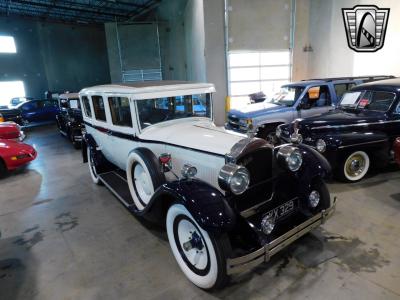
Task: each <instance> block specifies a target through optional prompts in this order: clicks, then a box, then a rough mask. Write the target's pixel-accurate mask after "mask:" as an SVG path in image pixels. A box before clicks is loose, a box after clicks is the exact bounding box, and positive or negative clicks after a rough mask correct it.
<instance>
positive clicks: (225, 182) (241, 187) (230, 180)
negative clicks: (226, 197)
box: [218, 163, 250, 195]
mask: <svg viewBox="0 0 400 300" xmlns="http://www.w3.org/2000/svg"><path fill="white" fill-rule="evenodd" d="M218 183H219V186H220V187H221V188H222V189H223V190H226V191H228V190H230V191H231V192H232V193H234V194H235V195H240V194H243V193H244V192H245V191H246V190H247V188H248V187H249V184H250V173H249V171H248V170H247V169H246V168H245V167H242V166H239V165H236V164H232V163H228V164H226V165H225V166H223V167H222V169H221V171H220V172H219V176H218Z"/></svg>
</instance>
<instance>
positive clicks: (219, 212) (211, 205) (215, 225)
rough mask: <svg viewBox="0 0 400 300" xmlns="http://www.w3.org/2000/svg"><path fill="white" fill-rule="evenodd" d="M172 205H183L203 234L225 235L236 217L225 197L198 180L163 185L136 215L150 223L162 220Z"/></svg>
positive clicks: (183, 180) (185, 180) (177, 181)
mask: <svg viewBox="0 0 400 300" xmlns="http://www.w3.org/2000/svg"><path fill="white" fill-rule="evenodd" d="M173 203H180V204H182V205H184V206H185V207H186V209H187V210H188V211H189V212H190V214H191V215H192V216H193V218H194V219H195V220H196V222H197V223H198V224H199V225H200V226H201V227H202V228H203V229H204V230H206V231H210V232H214V233H222V232H227V231H230V230H231V229H232V228H233V227H234V226H235V224H236V214H235V212H234V211H233V209H232V207H231V206H230V205H229V204H228V202H227V201H226V199H225V196H224V195H223V194H222V193H221V192H220V191H219V190H218V189H216V188H215V187H213V186H211V185H210V184H208V183H206V182H204V181H201V180H198V179H181V180H176V181H173V182H167V183H164V184H163V185H162V186H160V187H159V188H158V189H157V190H156V191H155V193H154V195H153V197H152V198H151V199H150V202H149V203H148V205H147V206H146V208H145V209H144V210H142V211H140V212H136V214H137V215H140V216H143V217H144V218H146V219H148V220H151V221H161V220H163V221H164V220H165V216H166V214H167V211H168V208H169V207H170V205H172V204H173Z"/></svg>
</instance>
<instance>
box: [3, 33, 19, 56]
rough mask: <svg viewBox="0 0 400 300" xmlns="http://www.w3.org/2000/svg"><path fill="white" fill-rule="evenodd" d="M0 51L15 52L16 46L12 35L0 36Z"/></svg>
mask: <svg viewBox="0 0 400 300" xmlns="http://www.w3.org/2000/svg"><path fill="white" fill-rule="evenodd" d="M0 53H17V47H15V41H14V38H13V37H12V36H4V35H3V36H0Z"/></svg>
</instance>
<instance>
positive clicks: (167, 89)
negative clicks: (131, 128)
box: [79, 80, 215, 99]
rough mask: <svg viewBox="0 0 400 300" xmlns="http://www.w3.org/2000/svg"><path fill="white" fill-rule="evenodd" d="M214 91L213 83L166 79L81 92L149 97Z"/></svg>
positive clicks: (91, 88)
mask: <svg viewBox="0 0 400 300" xmlns="http://www.w3.org/2000/svg"><path fill="white" fill-rule="evenodd" d="M213 92H215V87H214V85H213V84H211V83H196V82H189V81H166V80H164V81H145V82H135V83H116V84H105V85H97V86H93V87H88V88H84V89H82V90H81V91H80V92H79V94H96V93H112V94H132V95H133V96H134V98H136V99H148V98H149V97H162V96H164V97H170V96H178V95H188V94H198V93H213Z"/></svg>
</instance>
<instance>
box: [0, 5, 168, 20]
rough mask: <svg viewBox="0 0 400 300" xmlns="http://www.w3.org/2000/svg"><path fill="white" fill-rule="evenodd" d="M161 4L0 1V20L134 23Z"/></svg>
mask: <svg viewBox="0 0 400 300" xmlns="http://www.w3.org/2000/svg"><path fill="white" fill-rule="evenodd" d="M160 2H161V0H77V1H74V0H69V1H64V0H0V16H8V17H13V16H22V17H30V18H35V19H38V20H43V21H58V22H67V23H80V24H102V23H106V22H116V21H117V22H126V21H135V20H137V19H138V18H140V17H141V16H143V15H146V14H148V13H150V12H151V11H152V10H154V9H155V8H156V7H157V6H158V5H159V4H160Z"/></svg>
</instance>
